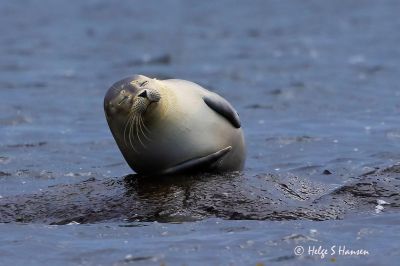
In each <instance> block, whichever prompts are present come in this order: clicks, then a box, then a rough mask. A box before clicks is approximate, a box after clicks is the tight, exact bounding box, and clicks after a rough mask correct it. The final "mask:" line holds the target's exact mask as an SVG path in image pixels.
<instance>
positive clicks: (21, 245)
mask: <svg viewBox="0 0 400 266" xmlns="http://www.w3.org/2000/svg"><path fill="white" fill-rule="evenodd" d="M399 8H400V4H399V3H398V2H397V1H394V0H393V1H385V2H384V3H378V2H376V1H362V2H361V1H346V2H338V1H336V2H330V3H325V2H324V3H322V2H320V1H295V2H294V1H291V2H289V1H287V2H283V1H256V2H254V4H253V5H249V4H248V3H247V2H245V1H243V2H240V3H236V2H235V5H232V4H231V3H230V2H228V1H219V2H217V3H211V2H207V3H206V2H201V3H200V2H198V1H178V0H176V1H163V2H162V3H158V5H157V6H155V5H153V4H150V3H146V2H144V1H142V2H129V3H128V2H126V1H113V2H112V3H108V2H106V1H97V0H96V1H85V2H80V1H39V0H26V1H8V2H6V1H2V2H0V32H1V35H2V37H1V38H0V56H1V61H0V139H1V142H0V222H3V224H0V233H1V238H0V264H4V265H10V264H14V265H15V264H19V265H26V264H30V265H42V264H43V263H57V264H60V265H62V264H84V265H110V264H116V265H125V264H142V265H148V264H155V265H160V264H163V263H164V264H166V265H171V264H173V265H175V264H187V265H192V264H198V265H201V264H203V263H204V262H206V263H207V264H210V265H219V264H221V265H243V264H244V265H255V264H256V263H264V264H265V265H269V264H282V263H283V264H288V265H298V264H304V265H305V264H307V265H309V264H311V263H314V264H320V263H321V258H320V256H316V255H302V256H296V255H295V254H294V252H293V249H294V248H295V247H296V246H303V247H304V248H305V252H306V253H307V252H308V247H309V246H322V247H327V248H328V249H330V248H331V247H332V246H333V245H336V246H339V245H346V247H348V248H350V249H365V250H368V252H369V253H370V254H369V255H367V256H344V255H343V256H339V255H337V254H335V255H329V256H328V255H327V256H326V257H325V258H323V259H322V260H323V262H336V263H340V264H347V263H350V262H351V263H353V264H360V265H361V264H362V265H366V264H367V265H368V264H369V265H376V264H381V265H390V264H392V265H393V264H395V263H396V261H397V260H398V258H399V257H400V254H399V253H400V251H399V249H398V245H399V240H398V239H399V235H400V227H399V219H400V215H399V212H398V210H399V209H398V208H399V204H400V194H399V182H400V181H399V180H400V178H399V172H400V171H399V166H397V164H398V163H399V162H400V127H399V125H400V123H399V122H400V104H399V102H400V101H399V100H400V88H399V85H398V77H399V74H400V71H399V70H400V69H399V62H400V61H399V60H400V49H399V48H398V43H399V42H400V34H399V32H398V28H399V26H400V18H399V17H398V14H397V13H398V12H397V10H399ZM166 10H167V11H168V12H166ZM133 73H142V74H147V75H149V76H153V77H158V78H168V77H176V78H182V79H188V80H193V81H195V82H198V83H200V84H203V85H204V86H205V87H207V88H209V89H212V90H214V91H216V92H218V93H220V94H221V95H223V96H224V97H225V98H227V99H228V100H229V101H230V102H231V103H232V104H233V105H234V106H235V107H236V109H237V110H238V111H239V113H240V117H241V119H242V125H243V128H244V130H245V135H246V140H247V146H248V159H247V164H246V169H245V171H244V173H243V174H242V175H232V176H227V177H224V176H202V177H194V178H193V177H192V178H189V177H188V180H181V179H179V180H172V181H171V180H168V181H163V182H160V183H157V182H150V183H148V182H146V181H145V182H141V181H140V180H139V181H138V180H136V179H135V176H133V177H132V176H130V177H125V176H126V175H128V174H131V173H132V172H131V170H130V169H129V168H128V166H127V165H126V163H125V162H124V160H123V158H122V156H121V154H120V152H119V151H118V149H117V147H116V145H115V143H114V140H113V139H112V136H111V134H110V132H109V129H108V126H107V124H106V121H105V119H104V114H103V109H102V108H103V107H102V101H103V96H104V94H105V92H106V90H107V88H108V87H109V86H110V85H111V84H112V83H113V82H115V81H116V80H119V79H121V78H122V77H125V76H128V75H131V74H133ZM393 165H395V166H393ZM386 203H387V204H386ZM254 220H256V221H254ZM154 221H156V222H154ZM75 222H79V223H84V224H74V223H75ZM68 223H72V224H71V225H65V224H68ZM50 224H53V225H50Z"/></svg>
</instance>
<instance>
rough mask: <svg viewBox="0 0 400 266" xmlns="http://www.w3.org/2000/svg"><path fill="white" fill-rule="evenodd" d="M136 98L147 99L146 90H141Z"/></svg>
mask: <svg viewBox="0 0 400 266" xmlns="http://www.w3.org/2000/svg"><path fill="white" fill-rule="evenodd" d="M138 97H143V98H148V97H147V90H143V91H142V92H140V93H139V94H138Z"/></svg>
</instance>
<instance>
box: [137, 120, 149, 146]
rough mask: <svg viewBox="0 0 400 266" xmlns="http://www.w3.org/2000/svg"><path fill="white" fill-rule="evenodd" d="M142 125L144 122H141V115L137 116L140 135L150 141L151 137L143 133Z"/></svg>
mask: <svg viewBox="0 0 400 266" xmlns="http://www.w3.org/2000/svg"><path fill="white" fill-rule="evenodd" d="M142 125H143V126H144V122H143V119H142V117H141V116H139V127H140V131H141V132H142V135H143V136H144V137H145V138H146V139H147V140H150V141H151V139H150V138H149V137H148V136H147V135H146V134H145V133H144V130H143V128H142Z"/></svg>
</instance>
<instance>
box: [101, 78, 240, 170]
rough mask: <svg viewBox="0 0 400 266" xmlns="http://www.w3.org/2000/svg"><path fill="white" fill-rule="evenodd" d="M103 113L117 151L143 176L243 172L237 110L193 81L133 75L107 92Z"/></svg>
mask: <svg viewBox="0 0 400 266" xmlns="http://www.w3.org/2000/svg"><path fill="white" fill-rule="evenodd" d="M104 109H105V113H106V118H107V122H108V125H109V127H110V129H111V132H112V134H113V136H114V138H115V140H116V142H117V145H118V147H119V148H120V150H121V152H122V154H123V156H124V158H125V159H126V161H127V162H128V164H129V166H130V167H131V168H132V169H133V170H134V171H135V172H137V173H139V174H175V173H185V172H190V171H216V172H224V171H235V170H242V169H243V166H244V162H245V143H244V136H243V131H242V129H241V127H240V121H239V117H238V115H237V113H236V111H235V110H234V109H233V108H232V106H231V105H230V104H229V103H228V102H227V101H226V100H225V99H223V98H222V97H220V96H219V95H217V94H215V93H212V92H210V91H208V90H206V89H204V88H202V87H201V86H199V85H197V84H195V83H192V82H189V81H185V80H178V79H170V80H156V79H150V78H147V77H145V76H142V75H138V76H133V77H130V78H127V79H124V80H121V81H119V82H117V83H115V84H114V85H113V86H112V87H111V88H110V89H109V91H108V92H107V94H106V96H105V99H104Z"/></svg>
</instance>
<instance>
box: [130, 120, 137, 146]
mask: <svg viewBox="0 0 400 266" xmlns="http://www.w3.org/2000/svg"><path fill="white" fill-rule="evenodd" d="M133 118H134V116H133V115H132V117H131V119H130V126H129V143H130V144H131V147H132V149H133V151H134V152H136V153H137V151H136V149H135V147H134V145H133V144H132V128H133Z"/></svg>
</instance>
